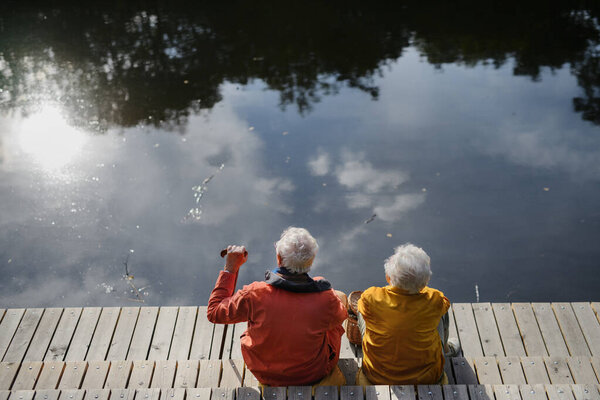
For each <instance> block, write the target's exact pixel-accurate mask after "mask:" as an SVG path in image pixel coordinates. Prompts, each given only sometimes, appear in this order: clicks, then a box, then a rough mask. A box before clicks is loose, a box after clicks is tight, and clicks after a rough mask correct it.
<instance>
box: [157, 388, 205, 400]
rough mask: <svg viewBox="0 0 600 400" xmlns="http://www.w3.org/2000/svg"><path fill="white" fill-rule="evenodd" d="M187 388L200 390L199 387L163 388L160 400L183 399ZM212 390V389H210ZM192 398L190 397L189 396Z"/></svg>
mask: <svg viewBox="0 0 600 400" xmlns="http://www.w3.org/2000/svg"><path fill="white" fill-rule="evenodd" d="M186 390H199V389H181V388H177V389H162V390H161V391H160V400H183V398H184V397H185V391H186ZM208 390H210V389H208ZM188 399H190V397H188Z"/></svg>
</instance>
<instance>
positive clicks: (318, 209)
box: [0, 1, 600, 307]
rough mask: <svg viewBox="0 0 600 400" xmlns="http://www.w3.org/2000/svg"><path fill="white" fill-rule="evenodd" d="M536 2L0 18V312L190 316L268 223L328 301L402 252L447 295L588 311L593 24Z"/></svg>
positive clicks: (38, 11) (595, 115) (592, 236)
mask: <svg viewBox="0 0 600 400" xmlns="http://www.w3.org/2000/svg"><path fill="white" fill-rule="evenodd" d="M115 4H116V3H115ZM119 4H120V3H119ZM540 5H541V3H540ZM543 5H544V7H538V5H537V4H536V2H532V3H531V4H528V5H521V4H519V3H516V2H514V3H512V2H509V3H503V5H496V6H493V7H492V6H486V7H482V6H481V5H479V4H477V3H475V2H461V3H460V4H454V5H445V4H442V5H439V7H438V8H437V11H438V12H435V13H434V12H432V9H431V7H429V8H427V7H424V6H423V5H421V4H420V3H419V2H414V3H412V2H407V3H405V4H404V5H403V6H402V7H400V6H396V5H382V4H378V5H371V6H369V5H364V4H358V3H357V4H354V3H349V4H348V3H343V4H342V3H340V4H337V3H335V2H334V3H328V4H327V5H323V4H320V3H318V2H315V3H310V2H309V3H306V4H303V5H302V7H301V8H297V9H288V8H286V7H288V6H284V5H282V4H277V3H271V2H257V3H253V4H251V5H250V4H238V5H237V6H236V7H233V8H232V7H227V9H225V8H221V7H220V6H205V7H200V6H198V8H197V9H189V8H187V7H185V6H184V5H182V4H179V3H178V2H176V1H175V2H169V3H164V4H163V3H160V2H159V3H152V4H146V3H144V2H135V3H131V4H129V5H127V6H122V5H120V6H119V7H116V6H114V7H110V5H107V6H105V7H106V8H103V6H100V5H95V6H92V7H86V8H81V7H80V6H77V5H75V4H71V3H70V2H68V1H61V2H56V3H54V4H53V5H51V6H48V5H46V4H42V5H39V6H36V5H31V4H30V5H22V4H13V3H10V4H7V5H3V6H0V7H1V8H2V14H1V15H2V17H1V18H0V89H1V90H2V91H1V92H0V111H1V114H0V274H1V276H2V279H1V280H0V304H2V305H3V306H5V307H16V306H52V305H56V306H67V305H133V304H138V303H139V302H140V301H144V304H151V305H168V304H205V303H206V302H207V299H208V295H209V293H210V290H211V289H212V287H213V285H214V281H215V278H216V276H217V271H218V270H219V269H220V268H221V267H222V263H223V261H222V260H221V259H220V258H219V255H218V254H219V250H220V249H221V248H222V247H224V246H226V245H227V244H230V243H239V244H244V245H246V246H247V248H248V250H249V252H250V258H249V261H248V264H247V265H246V266H244V267H243V270H242V273H241V276H240V280H239V283H240V284H242V283H248V282H251V281H252V280H256V279H261V278H262V276H263V273H264V271H265V269H267V268H270V267H272V266H273V265H274V259H275V254H274V247H273V243H274V242H275V241H276V240H277V239H278V236H279V234H280V232H281V231H282V230H283V229H284V228H285V227H287V226H290V225H296V226H303V227H306V228H307V229H309V230H310V231H311V232H312V233H313V234H314V235H315V237H316V238H317V240H318V241H319V244H320V247H321V248H320V251H319V255H318V257H317V260H316V263H315V271H314V273H315V274H319V275H324V276H326V277H327V278H328V279H329V280H330V281H332V283H333V284H334V286H335V287H337V288H339V289H341V290H344V291H352V290H357V289H363V288H366V287H368V286H371V285H382V284H384V275H383V261H384V260H385V258H386V257H388V256H389V255H391V254H392V252H393V248H394V247H395V246H397V245H399V244H402V243H404V242H408V241H409V242H412V243H415V244H417V245H419V246H421V247H423V248H424V249H425V250H426V251H427V252H428V253H429V254H430V256H431V258H432V269H433V272H434V275H433V278H432V281H431V285H432V286H434V287H436V288H439V289H441V290H443V291H444V292H445V293H446V294H447V295H448V297H449V298H450V299H451V300H453V301H469V302H474V301H477V300H479V301H578V300H594V299H595V296H596V293H597V287H598V285H599V284H600V274H599V273H598V272H597V268H598V262H599V260H600V246H598V243H599V241H600V207H599V204H600V203H599V200H600V185H599V183H600V130H599V127H598V123H600V112H599V111H598V110H600V109H599V107H598V104H600V100H599V91H598V88H599V85H600V78H599V76H600V75H599V72H600V69H599V68H598V65H600V63H599V60H600V59H599V56H598V52H597V49H598V45H599V33H600V28H599V26H598V19H597V16H598V15H599V14H598V10H596V9H585V8H582V7H576V6H572V5H569V4H558V5H552V4H550V5H547V3H543ZM125 263H126V264H127V270H126V268H125ZM126 274H129V278H127V277H125V275H126ZM133 288H136V289H137V291H136V290H133Z"/></svg>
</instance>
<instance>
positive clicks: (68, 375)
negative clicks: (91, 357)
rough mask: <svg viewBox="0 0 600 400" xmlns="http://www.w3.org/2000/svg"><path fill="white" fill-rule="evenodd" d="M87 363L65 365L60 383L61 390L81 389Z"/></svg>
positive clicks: (69, 362)
mask: <svg viewBox="0 0 600 400" xmlns="http://www.w3.org/2000/svg"><path fill="white" fill-rule="evenodd" d="M86 368H87V361H68V362H67V363H65V368H64V370H63V374H62V377H61V379H60V382H59V383H58V388H59V389H79V387H80V386H81V382H82V381H83V376H84V375H85V370H86Z"/></svg>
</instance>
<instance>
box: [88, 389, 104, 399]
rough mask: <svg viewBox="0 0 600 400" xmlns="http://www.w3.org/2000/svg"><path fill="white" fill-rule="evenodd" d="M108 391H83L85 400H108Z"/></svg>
mask: <svg viewBox="0 0 600 400" xmlns="http://www.w3.org/2000/svg"><path fill="white" fill-rule="evenodd" d="M109 397H110V389H88V390H86V391H85V400H108V399H109Z"/></svg>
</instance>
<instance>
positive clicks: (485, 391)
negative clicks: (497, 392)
mask: <svg viewBox="0 0 600 400" xmlns="http://www.w3.org/2000/svg"><path fill="white" fill-rule="evenodd" d="M467 390H468V391H469V397H470V398H471V400H494V389H493V387H492V385H469V386H467Z"/></svg>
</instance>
